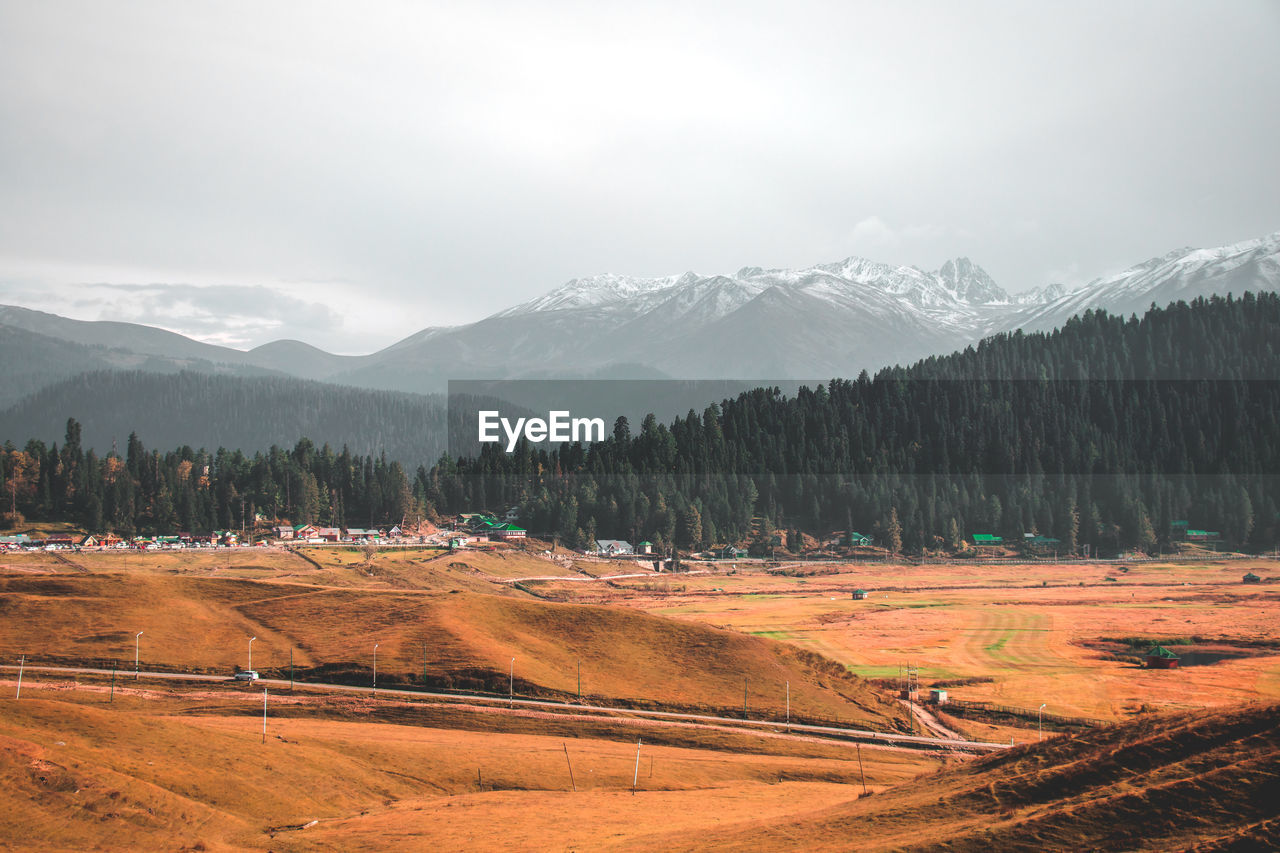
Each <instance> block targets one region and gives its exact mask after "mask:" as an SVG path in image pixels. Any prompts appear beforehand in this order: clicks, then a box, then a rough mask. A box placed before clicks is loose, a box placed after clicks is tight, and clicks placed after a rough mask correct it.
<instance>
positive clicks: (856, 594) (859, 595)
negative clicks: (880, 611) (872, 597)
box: [853, 589, 867, 601]
mask: <svg viewBox="0 0 1280 853" xmlns="http://www.w3.org/2000/svg"><path fill="white" fill-rule="evenodd" d="M866 597H867V591H866V590H865V589H855V590H854V591H853V600H854V601H862V599H864V598H866Z"/></svg>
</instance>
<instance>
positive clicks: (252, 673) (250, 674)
mask: <svg viewBox="0 0 1280 853" xmlns="http://www.w3.org/2000/svg"><path fill="white" fill-rule="evenodd" d="M233 677H234V678H235V680H236V681H257V680H258V672H257V670H253V669H246V670H244V671H243V672H237V673H236V674H235V675H234V676H233Z"/></svg>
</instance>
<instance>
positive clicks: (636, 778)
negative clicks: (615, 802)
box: [631, 738, 640, 797]
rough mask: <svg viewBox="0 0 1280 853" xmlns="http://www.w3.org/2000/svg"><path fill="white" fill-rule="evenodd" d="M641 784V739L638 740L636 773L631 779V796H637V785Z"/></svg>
mask: <svg viewBox="0 0 1280 853" xmlns="http://www.w3.org/2000/svg"><path fill="white" fill-rule="evenodd" d="M639 782H640V738H636V772H635V775H634V776H632V777H631V796H633V797H634V796H635V795H636V785H637V784H639Z"/></svg>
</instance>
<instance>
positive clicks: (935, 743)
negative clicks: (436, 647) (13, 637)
mask: <svg viewBox="0 0 1280 853" xmlns="http://www.w3.org/2000/svg"><path fill="white" fill-rule="evenodd" d="M0 669H5V670H9V671H11V672H12V671H17V670H18V669H19V667H16V666H11V665H5V666H0ZM25 669H26V671H27V672H49V673H56V674H63V675H72V674H82V675H111V674H112V670H109V669H94V668H91V667H55V666H28V667H26V668H25ZM116 675H117V676H121V677H123V676H127V674H126V673H119V672H117V673H116ZM138 677H139V678H147V679H161V680H168V681H186V682H191V681H197V682H223V683H225V682H226V681H228V680H229V679H228V678H227V677H225V676H220V675H199V674H193V673H172V672H140V673H138ZM254 683H255V684H260V685H262V686H263V688H264V689H265V688H267V687H275V688H288V687H289V686H290V685H289V682H288V681H284V680H276V679H260V680H258V681H257V682H254ZM294 689H303V690H308V691H317V692H342V693H358V694H368V695H377V694H382V695H385V696H399V697H406V698H408V697H417V698H425V699H434V700H444V701H454V702H458V701H466V702H470V703H477V702H478V703H482V704H486V705H489V706H491V707H501V706H503V705H506V706H508V707H515V706H520V707H522V708H540V709H559V710H566V711H579V712H580V711H594V712H599V713H606V714H609V713H612V714H620V715H623V714H625V715H627V716H633V717H635V716H639V717H646V718H650V719H663V720H683V721H689V722H699V723H710V724H715V725H720V726H733V727H735V728H740V729H745V730H748V731H750V730H759V729H767V730H770V731H782V730H785V731H789V732H796V733H801V734H811V735H819V736H822V737H833V738H839V739H843V740H853V741H862V742H869V743H889V744H898V745H902V746H912V747H915V748H921V749H942V750H947V751H955V750H965V751H973V752H989V751H993V750H999V749H1007V748H1008V744H999V743H983V742H980V741H967V740H959V739H953V738H929V737H920V736H916V735H900V734H894V733H891V732H872V731H866V730H863V729H846V728H840V727H837V726H814V725H804V724H800V723H791V724H789V725H788V724H784V723H778V722H771V721H765V720H742V719H734V718H733V717H717V716H712V715H709V714H687V713H681V712H679V711H651V710H641V709H631V708H614V707H609V706H607V705H579V704H574V703H570V702H553V701H550V700H545V699H517V698H514V697H512V698H508V699H503V698H501V697H496V696H478V695H470V694H457V693H433V692H430V691H423V690H396V689H375V688H373V687H360V686H356V685H350V684H327V683H319V682H306V683H302V682H298V683H296V684H294Z"/></svg>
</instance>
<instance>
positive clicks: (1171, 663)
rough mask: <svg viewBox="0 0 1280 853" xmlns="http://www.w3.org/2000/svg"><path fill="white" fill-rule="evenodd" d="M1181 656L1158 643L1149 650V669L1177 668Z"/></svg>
mask: <svg viewBox="0 0 1280 853" xmlns="http://www.w3.org/2000/svg"><path fill="white" fill-rule="evenodd" d="M1179 660H1180V658H1179V657H1178V656H1177V655H1175V654H1174V653H1173V652H1171V651H1169V650H1168V649H1166V648H1165V647H1164V646H1162V645H1160V644H1159V643H1157V644H1156V645H1154V646H1152V647H1151V651H1149V652H1147V669H1177V668H1178V661H1179Z"/></svg>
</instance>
